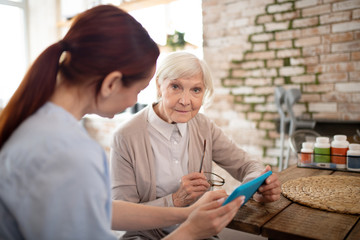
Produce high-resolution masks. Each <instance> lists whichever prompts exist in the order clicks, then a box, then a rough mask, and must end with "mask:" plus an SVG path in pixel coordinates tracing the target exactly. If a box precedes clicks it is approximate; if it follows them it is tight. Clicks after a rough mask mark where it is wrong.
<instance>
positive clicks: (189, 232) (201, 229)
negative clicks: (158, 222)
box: [166, 190, 245, 239]
mask: <svg viewBox="0 0 360 240" xmlns="http://www.w3.org/2000/svg"><path fill="white" fill-rule="evenodd" d="M226 197H227V194H226V192H225V191H224V190H218V191H210V192H207V193H205V194H204V196H203V197H201V198H200V199H199V200H198V201H197V202H196V203H195V204H193V205H192V206H191V208H194V210H193V211H192V212H191V214H190V215H189V217H188V218H187V220H186V221H185V222H184V223H183V224H181V225H180V227H179V228H178V229H177V230H175V231H174V232H173V233H172V234H171V235H169V236H168V237H166V239H206V238H209V237H211V236H214V235H216V234H218V233H219V232H220V231H221V230H222V229H224V228H225V227H226V226H227V225H228V224H229V222H230V221H231V220H232V219H233V218H234V216H235V214H236V213H237V211H238V209H239V207H240V206H241V204H242V203H243V202H244V199H245V198H244V196H241V197H239V198H237V199H235V200H234V201H232V202H230V203H229V204H227V205H225V206H221V204H222V203H223V202H224V200H225V198H226Z"/></svg>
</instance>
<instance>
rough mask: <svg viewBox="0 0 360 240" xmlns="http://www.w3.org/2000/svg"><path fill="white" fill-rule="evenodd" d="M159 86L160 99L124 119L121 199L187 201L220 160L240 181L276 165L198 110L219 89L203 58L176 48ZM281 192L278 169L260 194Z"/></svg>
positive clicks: (273, 196) (116, 168)
mask: <svg viewBox="0 0 360 240" xmlns="http://www.w3.org/2000/svg"><path fill="white" fill-rule="evenodd" d="M156 86H157V90H158V97H159V100H158V102H156V103H154V104H152V105H150V106H148V107H146V108H145V109H143V110H142V111H140V112H139V113H137V114H136V115H135V116H134V117H133V118H132V119H131V120H129V121H127V122H126V123H124V124H122V125H121V126H120V127H119V129H118V130H117V131H116V133H115V135H114V141H113V143H112V148H111V154H110V164H111V178H112V193H113V197H114V198H115V199H121V200H125V201H130V202H135V203H142V204H147V205H155V206H176V207H184V206H188V205H190V204H192V203H194V202H195V201H196V200H197V199H198V198H199V197H200V196H201V195H203V194H204V193H205V192H206V191H208V190H209V187H211V181H208V180H209V176H206V175H205V174H204V173H207V172H211V170H212V162H213V161H214V162H215V163H217V164H218V165H219V166H220V167H222V168H223V169H225V170H226V171H228V172H229V173H230V174H231V175H232V176H233V177H234V178H236V179H238V180H239V181H241V182H247V181H250V180H252V179H254V178H255V177H257V176H259V175H260V174H261V173H263V172H266V171H269V170H270V167H269V166H267V167H266V168H265V169H264V166H263V165H262V164H261V163H260V162H259V161H257V160H254V159H252V158H251V157H250V156H249V154H247V153H246V152H245V151H244V150H242V149H241V148H239V147H237V146H236V144H235V143H234V142H232V141H231V140H230V139H229V138H228V137H227V136H226V135H225V134H224V133H223V132H222V130H221V129H220V128H219V127H217V126H216V125H215V124H214V123H213V122H212V121H211V120H210V119H209V118H208V117H206V116H205V115H204V114H201V113H199V110H200V108H201V106H202V104H203V103H204V101H205V100H206V99H209V98H210V97H211V95H212V93H213V84H212V79H211V75H210V72H209V69H208V67H207V65H206V63H205V62H204V61H201V60H200V59H198V58H197V57H196V56H194V55H193V54H190V53H186V52H176V53H172V54H170V55H169V56H167V58H165V59H164V62H163V64H162V65H161V66H160V67H159V69H158V71H157V74H156ZM202 158H203V163H202ZM279 198H280V183H279V181H278V178H277V175H275V174H272V175H271V176H270V177H269V178H268V179H267V181H266V183H265V184H264V185H263V186H262V187H261V188H260V189H259V191H258V193H256V194H255V195H254V199H255V200H257V201H261V202H270V201H275V200H277V199H279ZM171 230H172V229H171V228H166V229H161V230H160V229H157V230H151V231H147V232H137V233H135V232H128V233H127V234H126V235H125V237H124V238H126V237H130V236H135V235H136V236H144V237H147V238H152V239H159V238H160V237H163V236H165V235H166V234H167V233H169V232H170V231H171Z"/></svg>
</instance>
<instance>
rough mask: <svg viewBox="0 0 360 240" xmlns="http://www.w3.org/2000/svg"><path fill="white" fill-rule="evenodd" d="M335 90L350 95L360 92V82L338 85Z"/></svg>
mask: <svg viewBox="0 0 360 240" xmlns="http://www.w3.org/2000/svg"><path fill="white" fill-rule="evenodd" d="M335 90H337V91H339V92H348V93H352V92H353V93H356V92H360V82H349V83H336V84H335Z"/></svg>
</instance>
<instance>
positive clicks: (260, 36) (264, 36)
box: [251, 33, 274, 42]
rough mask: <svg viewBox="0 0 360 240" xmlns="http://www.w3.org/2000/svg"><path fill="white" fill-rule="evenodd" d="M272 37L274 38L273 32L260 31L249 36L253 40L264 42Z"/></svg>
mask: <svg viewBox="0 0 360 240" xmlns="http://www.w3.org/2000/svg"><path fill="white" fill-rule="evenodd" d="M272 39H274V34H272V33H261V34H255V35H253V36H251V40H252V41H253V42H266V41H269V40H272Z"/></svg>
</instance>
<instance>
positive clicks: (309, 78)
mask: <svg viewBox="0 0 360 240" xmlns="http://www.w3.org/2000/svg"><path fill="white" fill-rule="evenodd" d="M291 81H292V82H293V83H313V82H315V75H303V76H296V77H291Z"/></svg>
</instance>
